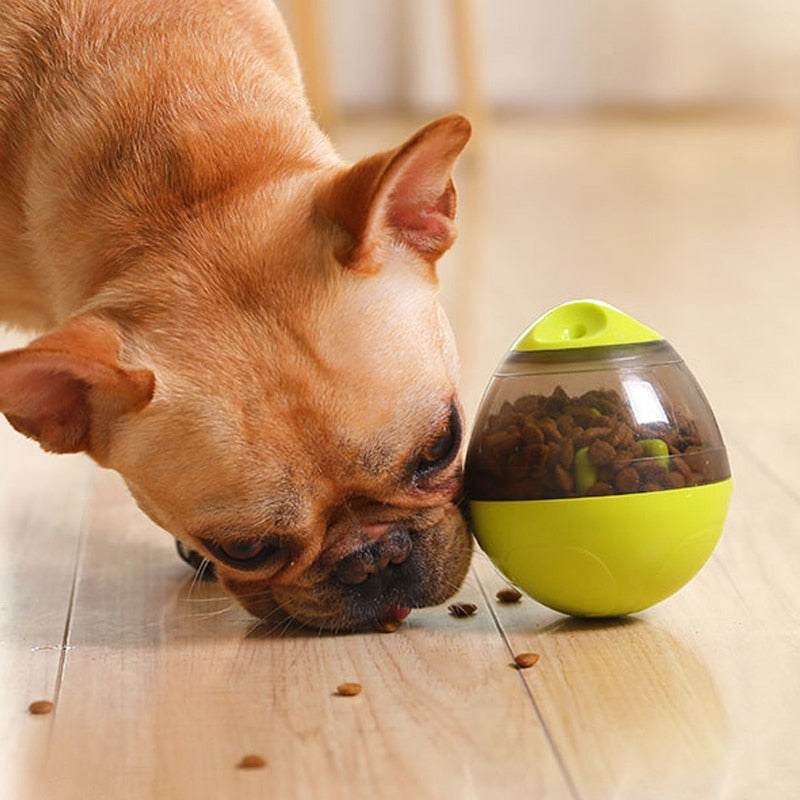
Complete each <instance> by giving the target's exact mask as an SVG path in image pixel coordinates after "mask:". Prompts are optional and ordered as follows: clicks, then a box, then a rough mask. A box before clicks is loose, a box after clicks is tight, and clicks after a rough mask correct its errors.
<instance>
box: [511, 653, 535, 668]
mask: <svg viewBox="0 0 800 800" xmlns="http://www.w3.org/2000/svg"><path fill="white" fill-rule="evenodd" d="M538 660H539V654H538V653H519V654H517V655H515V656H514V663H515V664H516V665H517V667H518V668H519V669H528V667H532V666H533V665H534V664H535V663H536V662H537V661H538Z"/></svg>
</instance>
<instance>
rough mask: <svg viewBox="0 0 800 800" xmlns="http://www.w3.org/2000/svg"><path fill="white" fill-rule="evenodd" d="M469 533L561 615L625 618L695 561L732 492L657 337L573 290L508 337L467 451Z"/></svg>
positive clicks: (701, 401)
mask: <svg viewBox="0 0 800 800" xmlns="http://www.w3.org/2000/svg"><path fill="white" fill-rule="evenodd" d="M465 487H466V495H467V500H468V504H469V513H470V518H471V524H472V529H473V532H474V533H475V536H476V538H477V540H478V542H479V544H480V546H481V548H482V549H483V550H484V551H485V552H486V553H487V554H488V555H489V557H490V558H491V559H492V561H493V562H494V563H495V565H496V566H497V567H498V568H499V569H500V571H501V572H502V573H504V575H505V576H506V577H507V578H508V579H509V580H510V581H511V582H512V583H514V584H516V585H517V586H519V588H520V589H522V590H523V591H525V592H526V593H527V594H529V595H530V596H531V597H533V598H534V599H535V600H538V601H539V602H541V603H543V604H544V605H546V606H549V607H550V608H553V609H555V610H557V611H561V612H563V613H566V614H572V615H574V616H582V617H604V616H618V615H623V614H630V613H633V612H636V611H641V610H642V609H645V608H648V607H649V606H652V605H654V604H655V603H658V602H659V601H661V600H663V599H664V598H666V597H668V596H670V595H671V594H673V593H674V592H676V591H677V590H678V589H680V588H681V587H682V586H683V585H684V584H686V583H687V582H688V581H689V580H690V579H691V578H692V577H693V576H694V575H695V573H697V572H698V570H699V569H700V568H701V567H702V566H703V564H705V562H706V560H707V559H708V558H709V556H710V555H711V552H712V551H713V549H714V547H715V545H716V544H717V541H718V540H719V537H720V535H721V534H722V525H723V522H724V520H725V514H726V512H727V509H728V501H729V499H730V494H731V477H730V469H729V466H728V459H727V455H726V452H725V447H724V445H723V442H722V437H721V435H720V432H719V429H718V427H717V424H716V422H715V420H714V416H713V414H712V411H711V408H710V407H709V405H708V402H707V401H706V399H705V397H704V395H703V393H702V391H701V389H700V387H699V386H698V384H697V382H696V381H695V380H694V378H693V377H692V374H691V373H690V372H689V370H688V369H687V368H686V365H685V364H684V363H683V361H682V360H681V358H680V356H679V355H678V354H677V353H676V352H675V350H674V349H673V348H672V347H671V346H670V345H669V343H668V342H666V341H665V340H664V339H663V338H662V337H661V336H659V335H658V334H657V333H656V332H655V331H653V330H651V329H650V328H647V327H645V326H644V325H641V324H640V323H638V322H637V321H636V320H634V319H632V318H630V317H628V316H626V315H625V314H623V313H622V312H621V311H618V310H617V309H615V308H613V307H611V306H609V305H606V304H604V303H600V302H596V301H592V300H580V301H576V302H572V303H566V304H565V305H562V306H559V307H557V308H555V309H553V310H552V311H550V312H549V313H547V314H545V315H544V316H543V317H541V318H540V319H538V320H537V321H536V322H535V323H534V324H533V325H532V326H531V327H530V328H529V329H528V330H527V331H525V333H523V334H522V336H520V338H519V339H518V340H517V341H516V342H515V343H514V344H513V346H512V347H511V350H510V351H509V352H508V353H507V354H506V355H505V357H504V358H503V360H502V362H501V363H500V365H499V366H498V368H497V370H496V372H495V374H494V376H493V377H492V380H491V382H490V383H489V386H488V388H487V390H486V393H485V394H484V397H483V400H482V401H481V405H480V408H479V410H478V414H477V416H476V419H475V426H474V429H473V433H472V437H471V440H470V444H469V449H468V451H467V458H466V464H465Z"/></svg>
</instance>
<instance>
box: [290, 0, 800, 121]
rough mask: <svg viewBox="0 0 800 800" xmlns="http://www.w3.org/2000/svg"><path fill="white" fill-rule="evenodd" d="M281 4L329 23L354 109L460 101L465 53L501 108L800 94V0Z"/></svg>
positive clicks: (335, 0) (296, 16) (746, 101)
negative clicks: (467, 38)
mask: <svg viewBox="0 0 800 800" xmlns="http://www.w3.org/2000/svg"><path fill="white" fill-rule="evenodd" d="M281 5H282V7H283V8H284V10H285V11H286V12H287V14H288V16H289V18H290V22H292V23H293V25H294V26H295V28H297V27H299V26H300V25H301V24H303V25H312V26H315V27H317V28H318V30H317V31H316V32H315V34H312V35H316V37H317V41H316V47H317V49H318V50H319V51H320V52H319V53H317V54H316V57H317V58H320V59H322V60H324V62H325V64H326V69H325V76H324V80H325V82H326V83H327V86H328V91H329V92H330V101H331V102H332V103H335V105H336V108H337V109H338V110H339V111H341V112H345V113H349V112H365V111H369V112H375V111H384V112H386V111H397V110H398V109H403V110H406V111H408V110H414V111H424V112H432V113H433V112H438V111H441V110H444V109H450V108H452V107H454V106H457V105H459V103H460V102H461V101H462V99H463V97H462V90H463V86H462V85H461V82H460V75H459V60H460V59H467V60H471V61H472V62H473V64H474V79H475V80H476V81H477V83H478V84H479V85H480V91H481V92H482V95H483V98H482V99H483V100H484V101H485V103H486V105H487V106H488V107H489V108H490V109H492V110H493V111H496V112H508V111H516V112H553V111H559V112H564V111H572V112H574V111H586V110H596V109H603V108H608V107H612V108H618V107H647V108H651V109H652V108H657V109H660V110H665V109H671V108H680V109H685V108H687V107H692V108H696V107H704V108H707V109H710V108H746V109H749V110H752V109H762V110H763V109H773V108H776V107H777V108H784V109H785V108H790V107H793V106H794V104H795V102H796V100H797V98H798V76H800V3H798V2H796V0H702V1H701V2H696V0H559V2H552V0H285V2H282V3H281ZM465 26H466V27H467V28H469V31H468V32H465ZM465 33H466V36H467V37H469V39H470V41H469V42H466V43H465V42H464V41H463V37H464V36H465ZM304 39H305V37H304ZM465 48H468V50H469V52H465Z"/></svg>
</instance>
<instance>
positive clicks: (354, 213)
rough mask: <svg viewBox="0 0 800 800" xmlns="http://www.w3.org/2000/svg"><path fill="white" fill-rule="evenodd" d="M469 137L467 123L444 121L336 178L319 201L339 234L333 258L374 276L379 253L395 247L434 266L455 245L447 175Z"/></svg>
mask: <svg viewBox="0 0 800 800" xmlns="http://www.w3.org/2000/svg"><path fill="white" fill-rule="evenodd" d="M470 133H471V129H470V124H469V122H468V121H467V119H466V118H464V117H462V116H460V115H458V114H452V115H450V116H447V117H441V118H440V119H437V120H434V121H433V122H431V123H430V124H428V125H426V126H425V127H424V128H422V129H421V130H419V131H418V132H417V133H416V134H415V135H414V136H412V137H411V139H409V140H408V141H407V142H406V143H405V144H404V145H402V146H401V147H399V148H397V149H396V150H391V151H389V152H386V153H378V154H377V155H374V156H370V157H369V158H365V159H363V160H362V161H359V162H358V163H356V164H354V165H353V166H352V167H350V168H349V169H348V170H347V171H346V172H343V173H341V174H340V175H338V176H337V177H336V178H335V179H334V180H333V182H332V183H331V184H330V185H329V186H327V187H326V189H325V190H324V192H323V194H322V195H321V197H320V198H319V199H320V207H321V209H322V211H323V213H324V214H325V215H326V216H327V217H328V219H330V220H332V221H333V222H334V223H335V224H336V225H337V226H338V228H339V229H340V235H341V238H340V241H338V242H337V244H336V247H335V254H336V258H337V259H338V260H339V261H340V262H341V263H342V264H344V265H345V266H348V267H351V268H353V269H357V270H361V271H365V272H370V271H377V270H378V269H379V268H380V267H379V264H378V263H377V261H376V260H375V259H374V258H373V253H374V251H375V248H376V247H377V246H379V245H381V244H383V243H393V244H399V245H401V246H406V247H409V248H411V249H413V250H415V251H416V252H417V253H419V254H420V255H422V256H423V257H425V258H426V259H427V260H428V261H430V262H431V263H432V262H434V261H436V259H437V258H439V256H441V255H442V253H444V252H445V250H447V249H448V248H449V247H450V245H451V244H452V243H453V241H454V240H455V236H456V229H455V224H454V222H453V220H454V217H455V211H456V193H455V189H454V188H453V181H452V180H451V177H450V173H451V171H452V169H453V165H454V163H455V160H456V158H457V157H458V155H459V154H460V153H461V151H462V150H463V149H464V146H465V145H466V143H467V141H468V139H469V137H470Z"/></svg>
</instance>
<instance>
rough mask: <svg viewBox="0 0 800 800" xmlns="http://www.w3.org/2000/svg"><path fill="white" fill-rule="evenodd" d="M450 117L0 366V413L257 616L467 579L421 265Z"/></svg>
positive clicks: (247, 208)
mask: <svg viewBox="0 0 800 800" xmlns="http://www.w3.org/2000/svg"><path fill="white" fill-rule="evenodd" d="M468 135H469V128H468V125H467V123H466V121H465V120H463V119H462V118H460V117H449V118H444V119H443V120H439V121H437V122H435V123H432V124H431V125H430V126H428V127H427V128H425V129H423V130H422V131H421V132H420V133H419V134H417V136H416V137H414V138H413V139H411V140H410V141H409V142H408V143H407V144H406V145H404V146H403V147H401V148H399V149H398V150H396V151H392V152H390V153H386V154H381V155H379V156H374V157H372V158H369V159H365V160H364V161H363V162H359V163H358V164H356V165H355V166H353V167H351V168H345V167H344V166H340V165H332V166H330V167H327V168H325V169H321V170H316V171H309V173H308V174H307V175H304V176H302V177H299V178H297V179H296V180H293V181H292V182H287V183H286V184H285V185H283V186H281V187H280V189H279V190H278V191H276V189H275V187H270V188H269V190H265V191H263V192H259V191H257V192H255V193H252V194H248V195H247V196H246V197H239V198H234V200H232V201H231V202H230V203H229V205H228V206H226V207H225V209H224V212H223V211H221V210H220V208H218V207H211V208H207V209H204V210H203V211H200V212H198V215H197V217H196V218H195V219H194V220H193V221H192V222H191V224H187V226H186V228H185V229H184V230H183V231H182V235H181V237H180V238H179V239H178V240H177V242H171V243H170V245H169V247H167V248H164V251H163V252H161V253H159V254H158V255H157V256H156V257H157V258H158V259H162V260H163V264H161V263H153V262H152V260H151V262H150V263H149V264H148V268H147V270H146V271H142V272H137V271H135V270H131V271H130V275H129V276H126V279H125V281H123V282H122V283H121V285H114V286H111V287H110V288H109V289H108V290H104V291H101V292H100V293H98V296H97V297H96V298H95V299H94V300H93V303H92V304H91V306H90V307H87V308H86V309H85V311H84V313H83V314H82V315H81V316H80V317H79V318H77V319H76V320H75V321H74V322H72V323H70V324H69V325H67V326H66V328H64V329H63V330H61V331H58V332H56V333H54V334H50V335H49V336H46V337H43V338H42V339H39V340H37V341H36V342H34V343H33V344H32V345H31V346H30V347H29V348H27V349H25V350H22V351H16V352H14V353H8V354H4V355H3V356H0V408H2V410H3V412H4V413H6V415H7V416H8V418H9V420H10V421H11V422H12V424H13V425H15V427H17V428H18V429H19V430H20V431H22V432H24V433H26V434H28V435H32V436H35V437H36V438H38V439H39V440H40V441H41V443H42V444H43V446H44V447H45V448H46V449H50V450H56V451H70V450H81V449H83V450H87V451H88V452H89V453H90V454H91V455H92V456H93V457H94V458H95V459H96V460H97V461H98V462H100V463H101V464H103V465H104V466H108V467H111V468H114V469H116V470H117V471H119V472H120V474H121V475H122V476H123V477H124V479H125V480H126V482H127V484H128V486H129V487H130V489H131V492H132V494H133V495H134V497H135V498H136V500H137V502H138V503H139V505H140V506H141V508H142V509H143V510H144V511H145V512H146V513H147V514H148V515H149V516H150V517H151V518H152V519H153V520H154V521H155V522H157V523H158V524H159V525H161V526H162V527H164V528H165V529H166V530H168V531H170V532H171V533H172V534H174V535H175V536H176V537H177V538H178V539H179V540H181V541H182V542H184V543H185V544H187V545H188V546H190V547H191V548H193V549H195V550H197V551H199V552H200V553H201V554H202V555H203V556H204V557H205V558H207V559H208V560H209V561H211V562H212V563H213V564H214V565H215V570H216V573H217V575H218V576H219V578H220V580H221V581H222V582H223V584H224V585H225V586H226V587H227V588H228V589H229V590H230V591H231V592H232V593H233V594H234V595H235V596H236V597H237V598H238V599H239V600H240V602H241V603H242V604H243V605H244V606H245V608H247V609H248V610H250V611H251V612H253V613H254V614H256V615H257V616H260V617H266V616H269V615H270V614H271V613H272V612H273V611H274V610H275V609H276V608H278V609H282V610H283V611H284V612H285V613H287V614H288V615H289V616H291V617H293V618H294V619H296V620H298V621H300V622H302V623H305V624H309V625H313V626H317V627H321V628H326V629H332V630H347V629H353V628H358V627H363V626H365V625H371V624H374V623H375V622H380V621H381V620H385V619H391V618H395V619H399V618H401V617H402V616H403V614H404V613H405V611H406V609H408V608H412V607H420V606H427V605H433V604H437V603H440V602H443V601H444V600H445V599H446V598H447V597H448V596H450V595H451V594H452V593H453V592H454V591H455V590H456V589H457V588H458V586H459V585H460V583H461V581H462V580H463V577H464V575H465V573H466V570H467V568H468V565H469V560H470V554H471V539H470V535H469V533H468V531H467V528H466V525H465V523H464V520H463V518H462V516H461V514H460V513H459V511H458V508H457V505H456V504H457V502H458V500H459V493H460V479H461V474H460V473H461V464H460V446H461V439H462V431H463V421H462V418H461V410H460V407H459V403H458V399H457V396H456V380H457V375H456V373H457V363H456V355H455V349H454V346H453V341H452V335H451V332H450V329H449V326H448V324H447V322H446V320H445V318H444V315H443V313H442V311H441V308H440V306H439V305H438V302H437V299H436V289H437V280H436V274H435V261H436V259H437V258H438V257H439V256H440V255H441V253H442V252H444V250H446V249H447V248H448V247H449V246H450V244H451V243H452V241H453V238H454V235H455V232H454V227H453V217H454V211H455V203H454V192H453V188H452V183H451V181H450V170H451V168H452V164H453V161H454V160H455V158H456V156H457V155H458V153H459V152H460V151H461V149H462V147H463V146H464V144H465V142H466V139H467V137H468Z"/></svg>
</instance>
